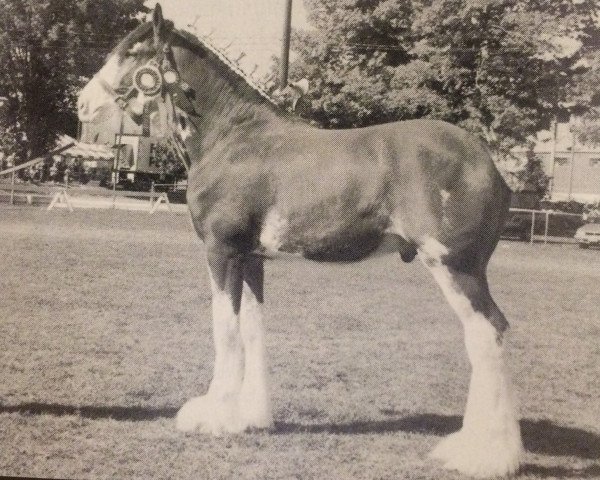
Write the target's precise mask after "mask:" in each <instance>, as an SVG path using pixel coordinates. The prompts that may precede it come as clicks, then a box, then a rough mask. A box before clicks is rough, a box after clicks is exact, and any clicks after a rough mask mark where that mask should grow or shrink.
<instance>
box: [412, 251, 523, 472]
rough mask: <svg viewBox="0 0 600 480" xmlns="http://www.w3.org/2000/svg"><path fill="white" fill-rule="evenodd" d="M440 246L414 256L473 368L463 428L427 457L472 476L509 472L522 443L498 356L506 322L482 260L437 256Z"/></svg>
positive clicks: (508, 388)
mask: <svg viewBox="0 0 600 480" xmlns="http://www.w3.org/2000/svg"><path fill="white" fill-rule="evenodd" d="M428 250H429V251H428ZM443 250H444V247H443V246H442V245H438V248H434V249H427V248H424V249H420V251H419V255H420V257H421V259H422V260H423V263H424V264H425V265H426V266H427V267H428V268H429V270H430V271H431V272H432V274H433V276H434V278H435V279H436V280H437V282H438V284H439V285H440V287H441V289H442V291H443V293H444V295H445V297H446V299H447V300H448V302H449V303H450V305H451V306H452V308H453V309H454V311H455V312H456V314H457V315H458V317H459V318H460V320H461V322H462V324H463V327H464V332H465V344H466V348H467V354H468V357H469V361H470V363H471V367H472V373H471V382H470V386H469V395H468V399H467V406H466V411H465V415H464V419H463V425H462V428H461V430H459V431H458V432H456V433H454V434H452V435H450V436H449V437H447V438H445V439H444V440H442V442H440V444H439V445H438V446H437V447H436V448H435V449H434V451H433V452H432V456H433V457H434V458H437V459H440V460H442V461H443V462H444V466H445V467H446V468H450V469H456V470H459V471H461V472H463V473H465V474H468V475H471V476H475V477H482V478H483V477H494V476H504V475H509V474H512V473H514V472H515V471H516V470H517V469H518V467H519V461H520V456H521V451H522V444H521V435H520V429H519V423H518V419H517V413H516V409H515V405H514V402H513V398H512V392H511V385H510V380H509V378H508V377H507V374H506V373H505V369H504V360H503V358H502V357H503V348H502V338H503V333H504V331H505V330H506V328H507V327H508V323H507V322H506V320H505V318H504V315H503V314H502V312H501V311H500V310H499V309H498V307H497V306H496V304H495V303H494V301H493V299H492V297H491V295H490V292H489V289H488V285H487V280H486V275H485V263H487V259H486V261H485V262H483V263H484V265H475V266H473V268H467V269H464V268H461V265H460V264H457V265H454V266H452V263H450V262H446V261H442V258H444V254H445V253H447V252H444V251H443ZM465 270H467V271H465Z"/></svg>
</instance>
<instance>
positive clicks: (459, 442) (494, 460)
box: [430, 430, 522, 478]
mask: <svg viewBox="0 0 600 480" xmlns="http://www.w3.org/2000/svg"><path fill="white" fill-rule="evenodd" d="M502 437H503V438H496V439H493V440H491V441H486V439H484V438H482V436H481V435H477V434H473V433H470V434H469V433H465V432H464V431H462V430H460V431H458V432H456V433H453V434H451V435H449V436H448V437H446V438H444V439H443V440H442V441H441V442H440V443H439V444H438V445H437V447H436V448H434V450H433V451H432V452H431V453H430V456H431V458H435V459H437V460H441V461H442V462H443V464H444V468H447V469H449V470H458V471H459V472H461V473H463V474H465V475H469V476H471V477H475V478H498V477H507V476H510V475H513V474H515V473H516V472H517V470H518V469H519V463H520V459H521V452H522V445H521V439H520V437H519V436H516V437H515V436H514V435H504V436H502Z"/></svg>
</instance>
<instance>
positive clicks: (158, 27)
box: [152, 3, 165, 39]
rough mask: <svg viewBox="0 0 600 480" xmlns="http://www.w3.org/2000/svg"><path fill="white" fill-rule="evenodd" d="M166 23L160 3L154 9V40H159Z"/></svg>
mask: <svg viewBox="0 0 600 480" xmlns="http://www.w3.org/2000/svg"><path fill="white" fill-rule="evenodd" d="M164 23H165V19H164V18H163V14H162V7H161V6H160V3H157V4H156V6H155V7H154V11H153V12H152V24H153V26H154V38H155V39H159V38H160V34H161V32H162V29H163V25H164Z"/></svg>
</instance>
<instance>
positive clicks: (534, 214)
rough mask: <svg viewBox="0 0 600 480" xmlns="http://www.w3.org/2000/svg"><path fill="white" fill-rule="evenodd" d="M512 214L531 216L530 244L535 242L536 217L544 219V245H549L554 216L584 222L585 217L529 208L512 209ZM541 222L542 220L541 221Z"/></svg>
mask: <svg viewBox="0 0 600 480" xmlns="http://www.w3.org/2000/svg"><path fill="white" fill-rule="evenodd" d="M510 212H511V213H524V214H530V215H531V226H530V230H529V243H533V242H534V240H535V239H534V237H535V227H536V217H537V218H539V217H543V219H544V220H543V221H544V234H543V242H544V244H547V243H548V238H549V235H548V232H549V226H550V219H551V217H552V216H556V217H571V218H579V219H581V220H583V215H582V214H579V213H568V212H557V211H555V210H531V209H528V208H511V209H510ZM540 221H541V220H540Z"/></svg>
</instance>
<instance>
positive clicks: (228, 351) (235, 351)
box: [176, 259, 246, 435]
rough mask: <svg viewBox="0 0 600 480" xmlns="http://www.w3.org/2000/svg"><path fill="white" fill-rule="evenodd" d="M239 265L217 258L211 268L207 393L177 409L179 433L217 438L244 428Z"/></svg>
mask: <svg viewBox="0 0 600 480" xmlns="http://www.w3.org/2000/svg"><path fill="white" fill-rule="evenodd" d="M239 262H240V260H239V259H218V260H216V261H213V264H212V265H211V286H212V313H213V336H214V345H215V364H214V375H213V379H212V381H211V384H210V387H209V389H208V393H207V394H206V395H204V396H201V397H195V398H192V399H191V400H189V401H188V402H186V404H185V405H184V406H183V407H182V408H181V409H180V410H179V412H178V414H177V419H176V421H177V428H178V429H179V430H182V431H192V430H194V429H196V428H200V429H201V430H202V431H204V432H207V433H212V434H216V435H218V434H221V433H223V432H241V431H243V430H244V429H245V428H246V425H245V424H244V422H243V420H242V418H241V416H240V409H239V398H240V392H241V389H242V379H243V376H244V351H243V345H242V336H241V332H240V312H239V301H240V299H239V296H241V282H242V266H241V263H239ZM215 270H216V271H215ZM219 270H220V271H219ZM218 278H220V279H221V283H222V285H220V284H219V283H218V281H217V279H218ZM236 297H237V298H236Z"/></svg>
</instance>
